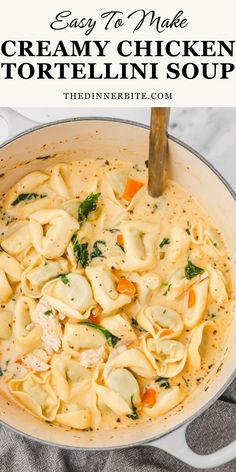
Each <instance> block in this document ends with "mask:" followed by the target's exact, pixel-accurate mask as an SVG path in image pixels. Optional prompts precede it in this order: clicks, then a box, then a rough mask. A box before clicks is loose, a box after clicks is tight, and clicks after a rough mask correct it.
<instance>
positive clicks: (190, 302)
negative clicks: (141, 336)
mask: <svg viewBox="0 0 236 472" xmlns="http://www.w3.org/2000/svg"><path fill="white" fill-rule="evenodd" d="M195 302H196V295H195V292H194V290H189V292H188V308H192V307H193V306H194V305H195Z"/></svg>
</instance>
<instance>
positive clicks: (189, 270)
mask: <svg viewBox="0 0 236 472" xmlns="http://www.w3.org/2000/svg"><path fill="white" fill-rule="evenodd" d="M184 272H185V277H186V279H188V280H191V279H193V277H196V275H199V274H202V273H203V272H204V270H203V269H201V267H197V266H195V265H194V264H193V263H192V262H191V261H188V264H187V265H186V267H185V269H184Z"/></svg>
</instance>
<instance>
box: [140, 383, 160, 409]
mask: <svg viewBox="0 0 236 472" xmlns="http://www.w3.org/2000/svg"><path fill="white" fill-rule="evenodd" d="M156 398H157V392H156V390H155V389H154V388H151V387H150V388H147V389H146V390H145V392H144V393H143V395H142V402H143V403H144V404H145V405H147V406H153V405H155V403H156Z"/></svg>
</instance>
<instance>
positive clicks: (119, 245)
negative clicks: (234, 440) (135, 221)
mask: <svg viewBox="0 0 236 472" xmlns="http://www.w3.org/2000/svg"><path fill="white" fill-rule="evenodd" d="M116 246H118V247H119V248H120V249H121V250H122V251H123V252H125V248H124V246H123V244H120V243H116Z"/></svg>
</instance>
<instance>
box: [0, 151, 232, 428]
mask: <svg viewBox="0 0 236 472" xmlns="http://www.w3.org/2000/svg"><path fill="white" fill-rule="evenodd" d="M147 165H148V163H147V162H145V163H144V164H143V165H141V164H133V163H131V162H130V163H129V162H122V161H118V160H114V161H113V160H110V161H107V160H105V159H101V158H98V159H95V160H93V161H92V160H91V161H73V162H70V163H66V164H65V163H61V164H57V165H55V166H53V167H50V168H48V169H46V170H45V171H40V170H38V171H34V172H32V173H30V174H28V175H26V176H25V177H23V178H22V179H21V180H20V181H19V182H18V183H17V184H16V185H15V186H14V187H13V188H11V189H10V190H9V192H8V193H7V194H6V195H5V196H4V197H3V199H2V207H1V214H0V218H1V229H0V231H1V252H0V288H1V291H0V304H1V308H0V339H1V362H0V365H1V370H0V387H1V391H2V393H3V394H4V395H7V396H8V397H9V398H10V399H11V400H14V401H15V402H17V404H18V405H19V407H22V408H25V409H26V410H27V411H29V412H31V413H32V414H33V415H36V416H37V417H39V418H41V419H42V420H44V421H47V422H48V421H49V422H53V423H57V424H61V425H66V426H68V427H72V428H76V429H81V430H85V429H93V430H104V429H112V428H118V427H119V428H120V427H124V426H127V425H130V424H131V423H132V424H135V423H139V422H142V421H147V420H152V419H155V418H157V417H158V416H160V415H164V414H165V413H167V412H168V411H170V410H171V409H173V408H175V407H176V406H177V405H179V404H180V403H181V402H183V401H184V399H185V397H186V396H188V395H191V392H192V391H193V390H194V389H196V388H197V387H198V385H200V383H201V382H202V381H203V380H204V379H205V377H206V376H207V375H208V374H209V373H210V371H211V369H212V368H213V367H214V363H215V360H216V357H217V355H218V353H219V351H220V350H221V349H222V348H223V344H224V339H225V333H226V331H227V327H228V326H229V324H230V320H231V311H232V310H231V274H230V260H229V258H228V256H227V251H226V248H225V246H224V243H223V240H222V238H221V235H220V233H219V231H217V229H216V228H215V227H214V223H213V222H212V221H211V219H210V217H209V216H208V215H206V214H205V212H204V211H203V209H202V208H200V207H199V205H198V204H197V202H196V201H195V200H194V199H193V198H192V197H191V195H189V194H187V193H186V192H185V191H184V189H182V188H180V187H179V186H178V185H177V184H176V183H175V182H173V181H171V180H167V181H166V185H165V190H164V193H163V195H162V196H161V197H159V198H156V199H154V198H152V197H150V196H149V195H148V193H147V173H148V170H147Z"/></svg>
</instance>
